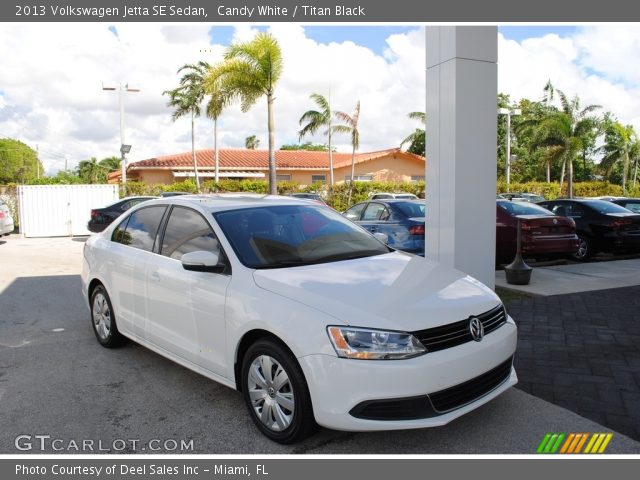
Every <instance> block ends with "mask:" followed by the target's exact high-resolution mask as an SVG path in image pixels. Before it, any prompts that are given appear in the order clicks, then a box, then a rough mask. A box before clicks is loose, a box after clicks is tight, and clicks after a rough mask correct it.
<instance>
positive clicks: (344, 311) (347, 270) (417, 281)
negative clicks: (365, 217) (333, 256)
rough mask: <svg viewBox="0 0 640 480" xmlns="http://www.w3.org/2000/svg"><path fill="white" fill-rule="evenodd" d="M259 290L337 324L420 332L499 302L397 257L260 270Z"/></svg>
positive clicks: (460, 278)
mask: <svg viewBox="0 0 640 480" xmlns="http://www.w3.org/2000/svg"><path fill="white" fill-rule="evenodd" d="M253 276H254V280H255V282H256V284H257V285H258V287H260V288H263V289H265V290H268V291H270V292H273V293H275V294H278V295H282V296H283V297H287V298H289V299H292V300H295V301H298V302H300V303H303V304H305V305H307V306H309V307H312V308H314V309H316V310H319V311H322V312H324V313H326V314H328V315H331V316H332V317H334V318H335V319H336V323H337V324H347V325H352V326H362V327H375V328H388V329H392V330H402V331H415V330H422V329H425V328H431V327H436V326H439V325H444V324H447V323H452V322H455V321H459V320H464V319H466V318H468V317H469V316H470V315H478V314H480V313H483V312H486V311H487V310H490V309H491V308H493V307H495V306H496V305H498V304H499V303H500V300H499V299H498V297H497V296H496V295H495V293H493V291H491V290H490V289H488V288H487V287H486V286H484V285H483V284H481V283H480V282H478V281H477V280H475V279H473V278H471V277H470V276H468V275H465V274H464V273H462V272H459V271H457V270H453V269H450V268H446V267H444V266H442V265H440V264H438V263H435V262H431V261H429V260H425V259H424V258H421V257H416V256H413V255H408V254H404V253H401V252H393V253H389V254H385V255H377V256H373V257H366V258H360V259H354V260H345V261H340V262H332V263H324V264H318V265H306V266H302V267H290V268H280V269H264V270H256V271H255V272H254V274H253Z"/></svg>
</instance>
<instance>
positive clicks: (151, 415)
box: [0, 235, 640, 454]
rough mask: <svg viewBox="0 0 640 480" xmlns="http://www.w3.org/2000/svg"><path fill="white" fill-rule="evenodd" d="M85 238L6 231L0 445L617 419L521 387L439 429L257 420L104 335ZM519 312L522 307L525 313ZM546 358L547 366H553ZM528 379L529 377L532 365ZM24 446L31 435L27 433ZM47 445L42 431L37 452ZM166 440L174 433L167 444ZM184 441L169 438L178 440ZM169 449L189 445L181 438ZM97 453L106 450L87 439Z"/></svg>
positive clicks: (0, 290)
mask: <svg viewBox="0 0 640 480" xmlns="http://www.w3.org/2000/svg"><path fill="white" fill-rule="evenodd" d="M82 240H83V239H69V238H56V239H22V238H20V237H18V236H15V235H14V236H11V237H5V238H4V239H3V240H2V241H1V242H0V453H11V454H15V453H19V451H18V450H17V449H16V446H15V441H16V437H17V436H19V435H27V436H31V437H32V438H33V437H34V436H35V435H48V436H50V438H51V439H60V440H61V441H60V442H58V443H57V444H56V445H57V447H61V448H63V450H62V451H61V452H63V453H77V452H76V450H74V449H71V450H68V448H69V445H71V444H72V443H71V442H75V443H76V444H81V443H82V442H83V441H86V440H92V441H94V444H93V445H94V448H96V449H97V443H98V441H100V442H101V445H102V447H103V449H102V451H112V452H114V451H120V450H122V451H124V452H132V451H134V449H133V448H132V443H131V442H126V448H119V447H120V446H121V445H123V444H122V443H117V444H116V443H115V441H116V440H131V439H133V440H139V442H138V443H137V446H138V448H137V450H135V451H136V452H138V453H149V450H148V449H147V450H142V448H145V445H150V443H149V441H150V440H158V441H159V442H155V443H154V445H155V446H156V447H158V446H159V445H161V444H164V442H165V441H166V440H174V441H176V442H178V443H179V442H180V441H190V440H193V444H192V445H193V449H190V450H188V451H184V452H183V453H208V454H250V453H313V454H315V453H341V454H349V453H358V454H366V453H371V454H380V453H389V454H399V453H414V454H415V453H433V454H436V453H437V454H451V453H491V454H501V453H534V452H535V449H536V447H537V446H538V444H539V443H540V441H541V439H542V437H543V436H544V435H545V434H546V433H547V432H606V431H611V430H610V429H609V428H607V427H605V426H602V425H600V424H598V423H595V422H594V421H592V420H589V419H587V418H584V417H581V416H579V415H577V414H575V413H573V412H571V411H569V410H567V409H565V408H562V407H559V406H556V405H554V404H552V403H549V402H547V401H545V400H542V399H540V398H537V397H535V396H533V395H530V394H528V393H525V392H524V391H522V390H519V389H511V390H510V391H508V392H507V393H505V394H504V395H502V396H501V397H499V398H497V399H496V400H494V401H493V402H490V403H489V404H487V405H485V406H483V407H481V408H479V409H478V410H476V411H474V412H472V413H471V414H469V415H467V416H465V417H463V418H460V419H458V420H456V421H454V422H453V423H451V424H449V425H447V426H444V427H439V428H434V429H422V430H413V431H397V432H379V433H349V432H337V431H330V430H321V431H320V432H319V433H318V434H317V435H315V436H314V437H312V438H310V439H308V440H307V441H305V442H303V443H301V444H298V445H293V446H282V445H278V444H275V443H273V442H271V441H269V440H267V439H266V438H265V437H263V436H262V435H261V434H259V433H258V431H257V430H256V429H255V428H254V426H253V424H252V422H251V420H250V418H249V416H248V414H247V412H246V411H245V406H244V403H243V401H242V398H241V396H240V394H239V393H237V392H234V391H233V390H231V389H228V388H226V387H223V386H221V385H218V384H216V383H214V382H212V381H210V380H208V379H206V378H204V377H202V376H200V375H198V374H196V373H193V372H191V371H189V370H187V369H185V368H183V367H180V366H178V365H176V364H174V363H172V362H170V361H168V360H166V359H164V358H162V357H160V356H159V355H156V354H155V353H152V352H150V351H149V350H147V349H145V348H143V347H140V346H138V345H136V344H133V343H129V344H128V345H126V346H124V347H123V348H120V349H116V350H107V349H104V348H102V347H101V346H99V345H98V343H97V342H96V340H95V337H94V335H93V332H92V329H91V326H90V323H89V316H88V311H87V310H86V307H85V306H84V304H83V300H82V298H81V295H80V276H79V272H80V268H81V259H82V247H83V241H82ZM516 320H517V318H516ZM543 368H546V367H543ZM523 374H524V375H525V376H524V377H523V378H522V381H523V383H524V382H527V381H529V379H528V378H527V377H528V375H529V373H528V372H527V369H526V368H525V369H523ZM21 445H22V446H23V447H24V445H25V444H24V443H22V444H21ZM47 445H48V448H45V450H44V452H43V451H40V450H39V448H37V447H38V442H35V441H34V442H33V447H34V448H31V449H30V450H25V452H26V453H53V452H54V450H53V449H52V448H51V444H50V443H48V444H47ZM165 445H166V444H165ZM172 445H173V443H169V446H172ZM158 451H159V453H180V451H179V450H171V449H170V448H165V449H159V450H158ZM86 453H97V452H96V451H93V452H92V451H86ZM607 453H635V454H637V453H640V443H639V442H637V441H635V440H633V439H631V438H629V437H627V436H625V435H623V434H620V433H615V434H614V438H613V440H612V442H611V444H610V446H609V448H608V449H607Z"/></svg>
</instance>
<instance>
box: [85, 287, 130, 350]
mask: <svg viewBox="0 0 640 480" xmlns="http://www.w3.org/2000/svg"><path fill="white" fill-rule="evenodd" d="M91 325H92V326H93V333H95V334H96V338H97V339H98V342H100V345H102V346H103V347H107V348H113V347H117V346H119V345H122V344H123V343H124V341H125V338H124V337H123V336H122V335H121V334H120V332H119V331H118V326H117V325H116V318H115V315H114V314H113V307H112V306H111V300H110V299H109V295H108V294H107V291H106V290H105V289H104V287H103V286H102V285H98V286H97V287H96V288H95V289H94V290H93V293H92V294H91Z"/></svg>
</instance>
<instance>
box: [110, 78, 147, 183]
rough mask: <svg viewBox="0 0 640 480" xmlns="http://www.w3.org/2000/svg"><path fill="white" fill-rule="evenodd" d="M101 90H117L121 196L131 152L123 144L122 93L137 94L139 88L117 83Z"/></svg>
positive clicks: (128, 146)
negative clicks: (115, 85)
mask: <svg viewBox="0 0 640 480" xmlns="http://www.w3.org/2000/svg"><path fill="white" fill-rule="evenodd" d="M102 90H110V91H115V90H118V97H119V102H120V168H121V169H122V194H123V195H126V192H127V156H126V154H127V153H129V152H130V151H131V145H126V144H125V143H124V92H139V91H140V89H139V88H131V87H129V84H128V83H126V84H124V85H123V84H122V83H119V84H118V86H117V87H111V86H105V85H104V84H102Z"/></svg>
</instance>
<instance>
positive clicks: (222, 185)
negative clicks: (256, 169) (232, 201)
mask: <svg viewBox="0 0 640 480" xmlns="http://www.w3.org/2000/svg"><path fill="white" fill-rule="evenodd" d="M200 190H201V191H202V192H203V193H213V192H251V193H263V194H266V193H267V192H268V191H269V184H268V183H267V182H266V181H265V180H221V181H219V182H217V183H216V182H214V181H209V180H208V181H205V182H203V183H202V185H201V188H200ZM196 191H197V189H196V185H195V183H194V182H193V181H191V180H185V181H184V182H179V183H174V184H171V185H147V184H145V183H142V182H127V195H159V194H160V193H162V192H189V193H196ZM422 191H424V182H417V183H396V182H354V184H353V194H352V200H351V204H352V205H353V204H354V203H357V202H361V201H363V200H366V199H367V197H368V196H369V193H371V192H409V193H414V194H416V195H418V194H419V193H421V192H422ZM296 192H322V194H323V196H324V197H325V200H326V201H327V203H328V204H329V205H331V206H332V207H333V208H335V209H336V210H339V211H342V210H345V209H346V208H347V207H348V205H347V200H348V198H349V185H348V184H340V185H335V186H334V187H333V188H332V189H330V191H325V185H323V184H322V183H316V184H312V185H308V186H306V187H301V186H300V185H298V184H297V183H294V182H278V194H280V195H285V194H287V193H296Z"/></svg>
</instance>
